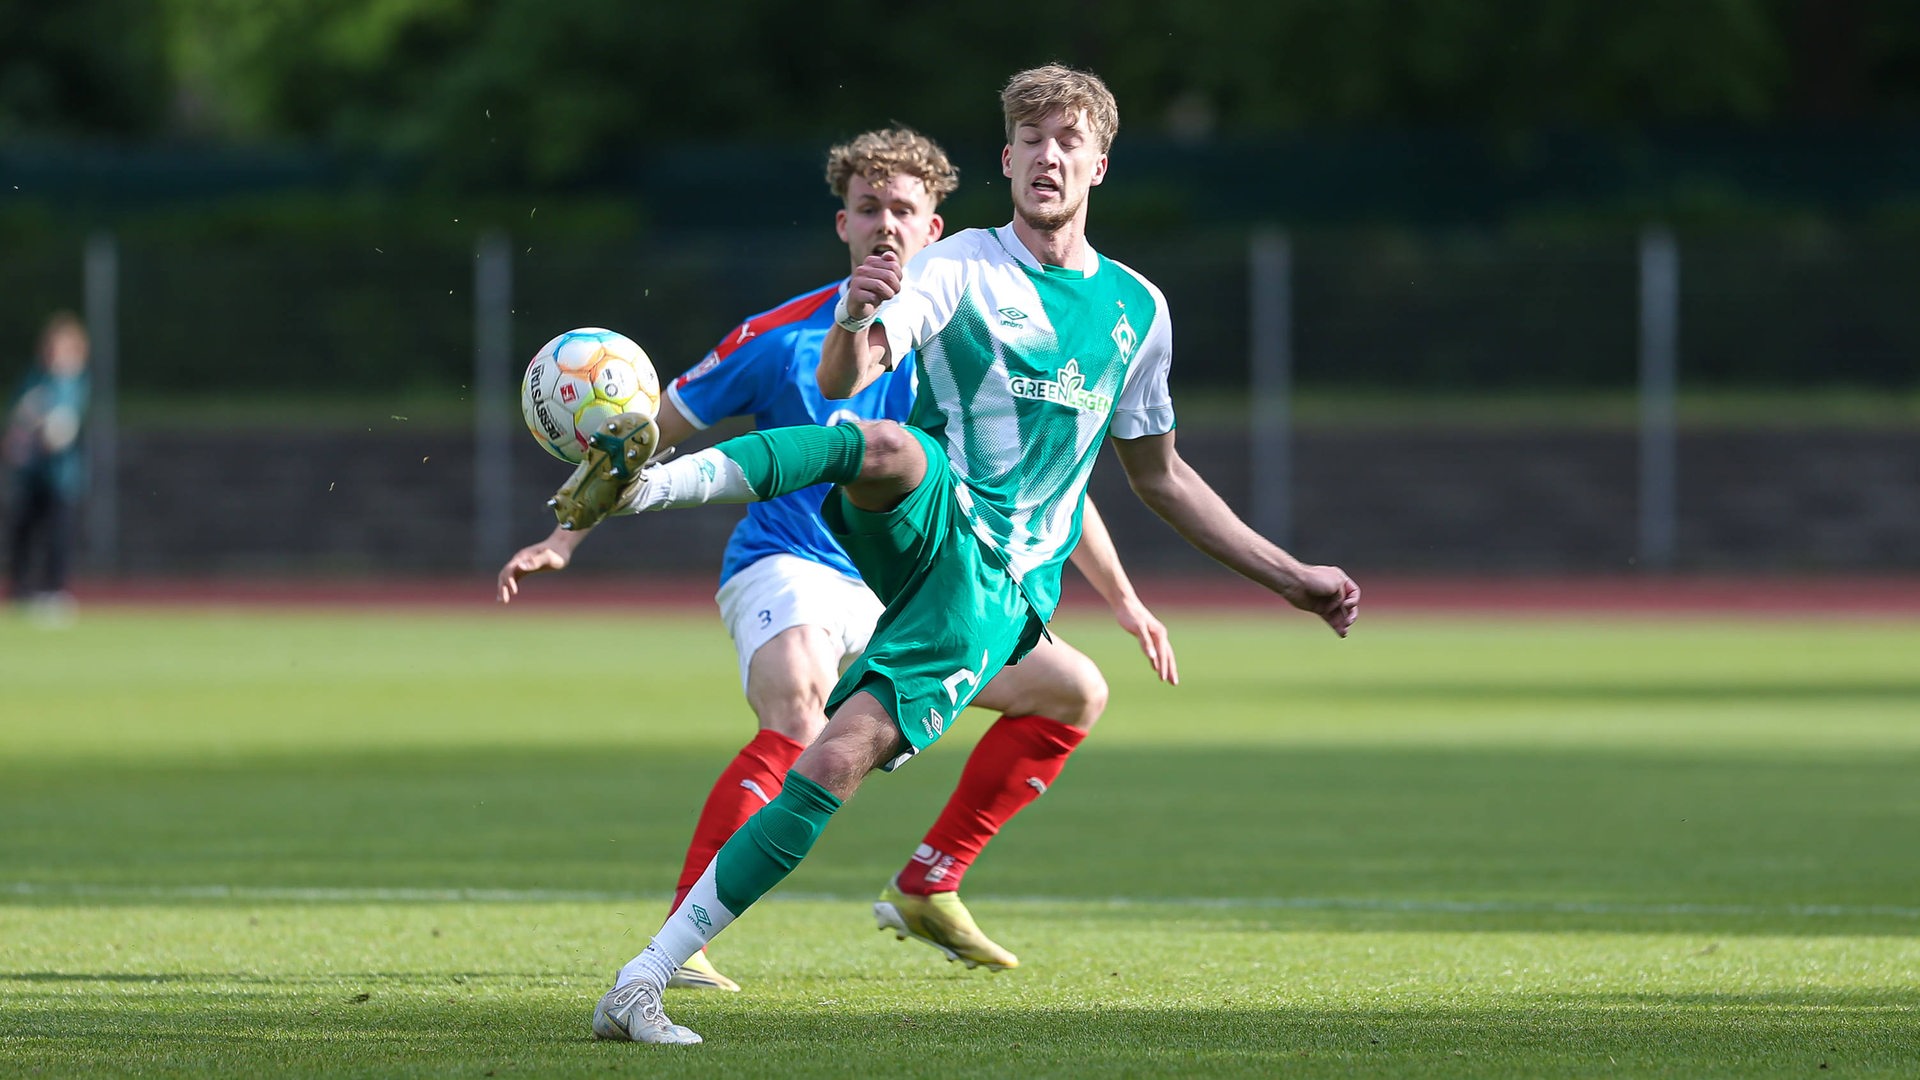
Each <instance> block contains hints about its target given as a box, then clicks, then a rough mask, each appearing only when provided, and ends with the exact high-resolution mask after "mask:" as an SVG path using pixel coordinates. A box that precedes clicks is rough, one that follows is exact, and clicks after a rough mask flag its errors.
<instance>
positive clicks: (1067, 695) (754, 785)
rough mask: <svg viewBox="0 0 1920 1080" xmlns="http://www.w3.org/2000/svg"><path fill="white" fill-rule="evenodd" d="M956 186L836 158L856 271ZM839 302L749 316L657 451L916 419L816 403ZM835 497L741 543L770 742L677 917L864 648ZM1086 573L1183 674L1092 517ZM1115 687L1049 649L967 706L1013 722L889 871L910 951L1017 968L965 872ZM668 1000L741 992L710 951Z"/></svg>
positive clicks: (766, 506) (922, 220) (734, 585)
mask: <svg viewBox="0 0 1920 1080" xmlns="http://www.w3.org/2000/svg"><path fill="white" fill-rule="evenodd" d="M957 180H958V177H957V174H956V172H955V170H954V168H953V166H952V165H951V164H950V163H949V162H948V160H947V156H946V154H945V153H944V152H943V151H942V150H941V149H940V147H939V146H938V145H936V144H935V143H934V142H933V141H932V140H930V139H928V138H926V137H925V136H923V135H920V134H918V133H916V132H913V131H908V130H903V129H888V130H881V131H871V132H867V133H865V134H863V135H860V136H859V137H857V138H855V139H852V140H850V141H849V142H847V143H844V144H842V145H839V146H836V147H834V148H833V149H832V150H831V151H830V152H829V153H828V156H827V181H828V186H829V187H830V188H831V189H832V190H833V193H834V194H835V195H836V196H838V197H839V198H840V199H841V202H842V208H841V210H840V211H839V212H838V213H837V214H836V215H835V226H836V228H837V230H838V233H839V236H840V239H841V240H842V241H843V242H845V243H846V244H847V247H848V252H849V255H850V256H851V261H852V262H853V263H855V264H857V263H859V262H860V260H862V259H865V258H867V257H869V256H873V255H882V254H887V255H892V256H893V257H895V258H898V259H902V260H907V259H911V258H913V257H914V256H915V255H916V254H918V253H919V251H920V249H921V248H923V247H925V246H926V245H927V244H929V243H931V242H933V241H934V240H936V239H938V238H939V236H940V234H941V231H942V227H943V225H942V221H941V218H940V215H939V213H938V212H937V207H938V206H939V204H940V201H941V199H943V198H944V197H945V196H946V195H947V194H949V193H950V192H951V191H952V190H953V188H954V186H955V184H956V183H957ZM845 287H846V283H845V281H838V282H835V283H833V284H831V285H826V286H823V287H821V288H819V289H815V290H813V291H811V292H807V293H803V294H801V295H800V296H797V297H794V298H793V299H791V300H789V301H787V302H786V303H784V304H781V305H780V306H779V307H776V308H773V309H772V310H770V311H766V312H763V313H761V314H759V315H755V316H753V317H752V318H750V319H748V320H747V321H745V322H743V323H741V324H740V325H739V326H738V327H735V328H734V329H733V330H732V331H730V332H729V333H728V334H727V335H726V337H725V338H723V339H722V340H721V341H720V343H719V344H718V345H716V346H714V348H713V350H712V351H711V352H709V353H708V354H707V356H706V358H705V359H703V360H702V361H701V362H700V363H699V364H697V365H696V366H695V367H693V368H692V369H691V370H689V371H688V372H687V373H686V374H684V375H682V376H680V377H679V378H678V379H676V380H674V381H673V382H672V383H671V384H669V386H668V388H667V392H666V395H665V398H664V400H663V401H662V402H661V406H660V414H659V416H658V418H657V420H658V424H659V428H660V434H661V445H666V446H671V445H675V444H677V443H679V442H680V441H682V440H683V439H685V438H687V437H689V436H691V435H692V434H693V433H694V432H695V431H696V430H698V429H704V428H707V427H710V426H712V425H713V424H715V423H717V422H719V421H721V420H724V419H726V418H728V417H734V416H751V417H752V418H753V420H754V422H755V425H756V426H758V427H760V428H777V427H783V426H789V425H799V424H823V425H832V424H839V423H844V422H848V421H863V420H875V419H892V420H904V419H905V418H906V417H907V415H908V412H909V410H910V409H911V408H912V407H913V402H914V393H915V381H914V373H913V370H912V366H911V364H903V365H899V366H898V368H897V369H896V370H895V371H893V372H889V373H887V374H885V375H882V376H881V377H880V378H877V379H875V380H874V381H873V382H872V383H871V384H870V385H868V386H866V387H865V388H863V389H861V390H860V391H859V392H858V393H856V394H853V395H852V396H850V397H848V398H846V399H844V400H832V399H829V398H827V397H825V396H824V395H823V394H822V393H821V392H820V387H819V382H818V379H817V378H816V373H815V369H816V368H817V367H818V365H819V361H820V346H821V342H823V341H824V340H825V339H826V336H827V332H828V330H829V329H831V328H832V326H833V313H834V308H835V304H836V302H837V301H838V300H839V298H840V294H841V292H842V291H844V289H845ZM828 487H829V485H826V484H819V485H815V486H813V487H808V488H803V489H801V490H798V491H794V492H792V493H789V494H787V495H785V496H782V497H780V498H777V499H771V500H767V501H764V502H756V503H753V504H752V505H750V506H749V507H748V510H747V516H746V519H745V520H744V521H742V522H741V524H740V526H739V527H738V528H737V529H735V530H734V533H733V536H732V538H731V540H730V541H729V543H728V545H727V550H726V554H725V556H724V559H723V564H722V568H721V573H720V580H721V586H720V592H719V595H718V597H717V600H718V602H719V605H720V612H721V617H722V618H723V619H724V620H725V621H726V624H727V628H728V630H729V631H730V632H731V633H732V635H733V641H734V647H735V649H736V651H737V652H738V654H739V658H740V680H741V685H742V686H743V688H744V689H745V691H746V696H747V701H748V704H749V705H750V706H751V707H752V708H753V711H754V714H755V716H756V717H757V718H758V719H759V723H760V730H759V732H758V734H756V735H755V736H754V738H753V740H752V741H751V742H749V743H748V744H747V745H746V746H745V747H743V748H742V749H741V750H740V752H739V753H738V754H737V755H736V756H735V758H734V760H733V761H732V762H731V763H730V764H729V765H728V766H727V768H726V769H725V770H724V771H723V772H722V773H721V775H720V778H719V780H718V781H717V782H716V783H715V784H714V787H713V790H712V792H711V793H710V794H709V796H708V798H707V802H706V805H705V807H704V808H703V810H702V812H701V815H700V820H699V822H698V824H697V825H696V826H695V829H694V835H693V840H692V843H691V844H690V845H689V847H688V849H687V855H686V860H685V863H684V865H683V868H682V871H681V876H680V880H679V882H678V887H677V888H676V890H675V893H674V897H673V905H674V906H675V907H678V906H679V904H680V902H681V901H682V900H683V899H685V897H686V895H687V893H688V891H689V890H691V889H692V888H693V886H694V884H695V883H696V882H697V881H698V880H699V878H700V874H701V872H702V871H704V870H705V869H706V868H707V864H708V863H710V862H711V861H712V860H713V856H714V854H715V853H716V852H717V851H719V849H720V846H721V845H722V844H724V843H725V842H726V840H727V838H728V837H730V836H732V835H733V834H734V832H735V831H736V830H737V829H738V828H739V827H740V825H741V824H742V823H743V822H745V821H746V820H747V818H748V817H749V816H750V815H751V814H753V812H754V811H756V810H758V809H759V808H760V807H762V806H764V805H766V804H767V803H768V802H769V801H771V800H772V799H773V798H775V797H776V796H778V795H779V794H780V791H781V789H782V787H783V785H784V783H785V779H786V775H787V771H788V769H790V768H791V767H792V765H793V762H794V760H795V759H797V758H798V757H799V755H800V753H801V751H802V750H804V749H805V748H806V746H807V744H809V743H811V742H812V741H813V739H814V737H815V736H816V735H818V734H819V733H820V730H821V728H822V727H824V726H825V724H826V719H827V718H826V701H827V696H828V694H829V692H830V691H831V690H832V689H833V684H834V682H835V680H836V679H837V678H838V676H839V673H840V670H841V669H842V668H844V667H845V666H847V665H848V664H850V663H851V662H852V661H853V659H854V658H855V657H857V656H858V655H859V653H860V651H861V650H862V649H863V648H865V647H866V644H867V641H868V639H869V638H870V637H871V636H872V634H873V630H874V623H875V621H876V620H877V619H878V618H879V616H880V613H881V610H882V605H881V603H880V601H879V600H878V599H876V598H875V597H874V595H873V593H872V591H871V590H870V589H869V588H868V587H867V586H866V585H865V584H864V583H863V582H862V581H861V580H860V578H859V574H858V571H856V570H855V569H854V566H853V563H852V562H850V561H849V560H848V558H847V554H846V552H845V551H844V550H842V548H841V546H840V544H839V542H838V541H836V540H835V539H834V538H833V536H832V535H830V534H829V532H828V531H827V528H826V526H825V525H824V524H823V523H822V522H821V520H820V507H821V502H822V500H823V499H824V498H825V497H826V495H827V493H828ZM585 535H586V533H585V532H584V531H569V530H564V529H556V530H554V533H553V535H551V536H549V537H548V538H547V539H546V540H544V541H542V542H540V543H538V544H535V545H533V546H531V547H528V548H526V549H524V550H522V551H520V552H519V553H517V554H516V555H514V556H513V558H512V559H510V560H508V562H507V564H506V565H505V566H504V567H503V568H502V569H501V572H500V578H499V585H500V590H501V591H500V599H501V600H503V601H504V600H507V599H509V598H510V597H511V596H512V595H513V593H514V591H515V590H516V589H517V588H518V581H519V579H520V578H521V577H522V576H524V575H526V574H530V573H536V572H539V571H543V570H555V569H560V568H562V567H564V566H565V565H566V564H567V562H568V560H569V559H570V558H571V557H572V553H573V551H574V549H575V548H576V547H577V546H578V544H579V543H580V541H581V539H582V538H583V537H584V536H585ZM1073 558H1074V562H1075V564H1076V565H1077V566H1078V567H1079V568H1080V570H1081V572H1082V573H1083V574H1084V575H1085V576H1086V577H1087V579H1088V580H1089V581H1090V582H1092V583H1093V585H1094V587H1095V588H1096V589H1097V590H1098V591H1099V592H1100V593H1101V595H1102V596H1103V597H1104V598H1105V599H1106V600H1107V601H1108V603H1109V604H1110V605H1111V606H1112V608H1113V611H1114V614H1115V616H1116V618H1117V619H1118V620H1119V622H1120V624H1121V625H1122V626H1123V627H1125V628H1126V629H1127V630H1128V631H1129V632H1131V633H1133V634H1134V635H1135V636H1136V637H1138V638H1139V640H1140V644H1141V647H1142V648H1143V650H1144V651H1145V652H1146V654H1147V657H1148V659H1149V660H1150V661H1151V662H1153V664H1154V666H1155V669H1156V671H1157V672H1158V673H1159V674H1160V675H1161V677H1163V678H1165V679H1167V680H1168V681H1172V680H1173V679H1174V677H1175V668H1174V655H1173V650H1172V648H1171V646H1170V645H1169V644H1168V641H1167V635H1166V630H1165V628H1164V627H1163V626H1162V625H1161V624H1160V622H1159V620H1157V619H1155V618H1154V617H1153V615H1152V613H1151V612H1149V611H1148V610H1147V609H1146V608H1145V607H1144V606H1142V605H1141V603H1140V601H1139V599H1138V597H1136V596H1135V594H1134V591H1133V586H1132V585H1131V583H1130V582H1129V581H1128V579H1127V575H1126V573H1125V572H1124V571H1123V570H1122V569H1121V567H1120V564H1119V561H1118V559H1117V557H1116V556H1115V554H1114V550H1113V544H1112V542H1111V540H1110V539H1109V538H1108V536H1107V533H1106V530H1105V529H1104V528H1103V527H1101V526H1100V524H1099V522H1098V519H1097V516H1095V515H1092V514H1091V513H1090V514H1089V517H1088V524H1087V527H1086V528H1085V529H1084V531H1083V535H1082V537H1081V540H1080V544H1079V547H1078V549H1077V550H1076V551H1075V553H1074V556H1073ZM1106 696H1107V688H1106V683H1105V681H1104V680H1103V679H1102V677H1101V675H1100V670H1099V668H1098V667H1096V666H1095V665H1094V663H1093V661H1092V660H1090V659H1088V658H1087V657H1086V656H1085V655H1084V654H1082V653H1080V652H1079V651H1078V650H1076V649H1074V648H1073V647H1072V646H1070V645H1067V644H1066V643H1065V642H1062V641H1060V640H1058V639H1053V640H1051V641H1048V642H1044V643H1042V644H1041V645H1039V646H1038V647H1036V648H1035V650H1034V652H1033V653H1032V655H1030V656H1029V657H1028V658H1027V659H1026V660H1024V661H1022V662H1021V663H1020V665H1019V666H1017V667H1014V668H1009V669H1007V670H1006V671H1005V672H1004V673H1002V674H1001V675H1000V676H999V677H998V678H995V679H993V680H992V681H991V682H989V683H988V684H987V686H986V687H985V688H984V689H982V690H981V691H980V693H979V694H978V695H977V696H976V697H975V698H974V702H973V703H974V704H975V705H978V706H981V707H984V708H989V709H993V710H995V711H997V712H1000V713H1001V714H1002V715H1001V717H1000V718H999V719H998V720H997V721H995V722H994V723H993V724H992V725H991V726H990V727H989V728H988V729H987V732H986V733H985V734H984V735H983V736H982V737H981V740H980V743H979V745H978V746H976V747H975V749H974V751H973V754H972V755H971V756H970V757H969V758H968V761H967V765H966V768H965V770H964V771H963V773H962V776H961V779H960V783H959V786H958V787H957V789H956V790H955V792H954V794H953V797H952V798H951V799H950V800H949V802H948V805H947V807H946V809H945V811H943V812H942V814H941V815H940V817H939V819H938V820H937V821H936V822H935V823H934V826H933V828H932V829H931V830H930V831H929V832H928V833H927V834H926V837H925V839H924V842H923V843H922V844H921V845H920V846H919V848H918V850H917V851H916V852H915V853H914V854H913V855H912V857H910V858H909V859H908V860H907V861H906V863H905V865H904V867H903V868H902V870H901V872H900V873H899V874H898V875H896V876H895V878H894V880H893V881H892V882H890V883H889V884H888V885H887V887H886V888H885V890H883V892H882V894H881V896H880V900H879V902H878V903H876V904H875V905H874V913H875V915H876V917H877V918H878V919H879V920H880V923H881V926H882V928H883V929H891V930H893V931H894V932H895V933H896V934H898V935H900V936H902V937H907V936H911V937H913V938H916V939H918V940H921V941H924V942H926V943H928V944H930V945H933V946H934V947H936V948H938V949H940V950H941V951H943V952H945V953H946V954H947V955H948V957H949V958H951V959H956V960H962V961H965V962H966V963H967V964H968V965H969V966H973V965H976V964H982V965H986V966H988V967H991V968H1011V967H1015V966H1017V965H1018V964H1019V960H1018V958H1017V957H1016V956H1015V955H1014V954H1013V953H1011V952H1009V951H1008V950H1007V949H1005V948H1003V947H1001V946H1000V945H998V944H997V943H995V942H994V941H993V940H992V939H990V938H988V937H987V936H986V935H985V934H984V933H982V932H981V931H980V929H979V927H978V926H977V924H975V922H974V920H973V918H972V916H971V915H970V914H969V913H968V911H967V908H966V906H965V905H964V904H962V903H961V902H960V897H959V891H958V890H959V887H960V882H961V878H962V876H963V875H964V874H965V872H966V870H967V868H968V866H969V865H970V864H971V863H972V862H973V860H974V859H975V858H976V857H977V856H978V855H979V854H980V851H981V849H982V848H983V847H985V845H986V843H987V841H988V840H989V839H991V838H992V837H993V835H994V834H995V833H996V832H998V831H999V829H1000V827H1001V826H1002V825H1004V824H1005V823H1006V821H1007V820H1008V819H1009V818H1011V817H1012V816H1013V815H1014V814H1016V813H1018V812H1019V811H1020V810H1021V809H1022V808H1024V807H1025V806H1027V805H1028V804H1030V803H1031V802H1032V801H1033V800H1034V799H1036V798H1038V797H1039V795H1040V793H1041V792H1043V791H1045V790H1046V788H1047V786H1048V785H1050V784H1051V783H1053V781H1054V779H1055V778H1056V777H1057V776H1058V775H1059V773H1060V771H1061V768H1062V767H1063V766H1064V765H1065V764H1066V760H1067V757H1068V755H1069V754H1071V753H1072V752H1073V750H1074V748H1075V747H1076V746H1077V745H1078V744H1079V743H1080V740H1081V739H1082V738H1083V737H1084V736H1085V734H1086V732H1087V730H1088V729H1089V728H1091V727H1092V726H1093V724H1094V721H1095V720H1097V719H1098V718H1099V716H1100V713H1101V710H1102V709H1103V708H1104V707H1105V704H1106ZM669 985H670V986H675V987H684V988H715V989H726V990H737V989H739V987H738V985H737V984H735V983H734V982H733V980H731V979H729V978H727V977H726V976H725V975H723V974H721V973H720V972H719V971H717V970H715V968H714V966H713V964H712V962H711V961H710V960H708V959H707V957H706V955H705V953H704V951H703V952H696V953H694V954H692V955H691V956H689V957H687V958H686V960H685V961H684V962H683V963H682V964H681V966H680V967H679V969H678V970H676V971H675V973H674V975H673V977H672V980H671V981H670V982H669Z"/></svg>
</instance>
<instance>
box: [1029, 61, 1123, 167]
mask: <svg viewBox="0 0 1920 1080" xmlns="http://www.w3.org/2000/svg"><path fill="white" fill-rule="evenodd" d="M1082 109H1085V110H1086V111H1087V124H1088V125H1089V126H1090V127H1091V128H1092V129H1093V130H1092V134H1093V137H1094V139H1095V140H1096V141H1097V142H1098V143H1099V144H1100V152H1101V153H1103V154H1104V153H1106V152H1107V151H1108V150H1109V149H1111V148H1112V147H1113V137H1114V136H1115V135H1118V134H1119V133H1120V106H1119V104H1118V103H1117V102H1115V101H1114V100H1113V91H1111V90H1108V89H1107V84H1106V83H1104V82H1101V81H1100V76H1098V75H1095V74H1094V73H1093V72H1091V71H1079V70H1076V69H1074V68H1070V67H1066V66H1064V65H1061V64H1048V65H1046V66H1044V67H1037V68H1028V69H1027V70H1026V71H1022V72H1020V73H1018V74H1016V75H1015V76H1014V77H1013V78H1011V79H1008V80H1007V86H1006V89H1004V90H1002V91H1000V111H1001V112H1002V113H1003V114H1004V115H1005V116H1006V118H1007V142H1008V144H1012V142H1013V133H1014V131H1015V130H1016V129H1018V128H1019V127H1020V125H1021V124H1037V123H1039V122H1040V121H1042V120H1045V119H1046V118H1047V117H1049V116H1052V115H1053V114H1054V113H1056V112H1060V111H1061V110H1065V111H1066V112H1068V113H1077V112H1079V111H1080V110H1082Z"/></svg>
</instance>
